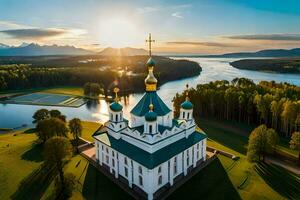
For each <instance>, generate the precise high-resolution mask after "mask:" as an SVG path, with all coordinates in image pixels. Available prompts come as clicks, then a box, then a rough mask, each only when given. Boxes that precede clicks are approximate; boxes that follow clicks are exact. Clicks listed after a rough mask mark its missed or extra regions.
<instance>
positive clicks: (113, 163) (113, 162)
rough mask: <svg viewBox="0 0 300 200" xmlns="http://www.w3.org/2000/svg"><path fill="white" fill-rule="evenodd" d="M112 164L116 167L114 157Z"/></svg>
mask: <svg viewBox="0 0 300 200" xmlns="http://www.w3.org/2000/svg"><path fill="white" fill-rule="evenodd" d="M112 166H113V167H115V160H114V159H112Z"/></svg>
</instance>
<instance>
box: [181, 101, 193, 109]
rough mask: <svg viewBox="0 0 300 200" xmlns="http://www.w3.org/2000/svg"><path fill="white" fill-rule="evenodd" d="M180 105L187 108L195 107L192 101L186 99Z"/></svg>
mask: <svg viewBox="0 0 300 200" xmlns="http://www.w3.org/2000/svg"><path fill="white" fill-rule="evenodd" d="M180 106H181V108H183V109H186V110H190V109H192V108H193V104H192V102H190V101H185V102H183V103H182V104H181V105H180Z"/></svg>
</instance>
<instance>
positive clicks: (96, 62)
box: [0, 56, 201, 92]
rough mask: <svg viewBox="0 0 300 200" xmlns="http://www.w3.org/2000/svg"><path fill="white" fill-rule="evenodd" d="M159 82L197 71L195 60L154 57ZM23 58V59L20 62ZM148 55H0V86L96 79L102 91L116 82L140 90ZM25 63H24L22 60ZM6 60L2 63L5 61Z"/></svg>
mask: <svg viewBox="0 0 300 200" xmlns="http://www.w3.org/2000/svg"><path fill="white" fill-rule="evenodd" d="M155 59H156V61H157V67H156V69H155V73H156V76H157V77H158V78H159V84H163V83H165V82H167V81H171V80H176V79H180V78H186V77H191V76H195V75H199V74H200V72H201V67H200V66H199V64H198V63H195V62H191V61H186V60H181V61H177V60H172V59H169V58H164V57H155ZM22 60H23V62H22ZM146 62H147V56H127V57H92V58H90V57H87V56H76V57H70V56H69V57H62V56H59V57H44V56H43V57H29V58H27V57H25V58H24V57H13V58H10V59H9V57H8V58H7V57H5V58H0V63H2V64H3V65H0V89H1V90H13V89H27V88H30V89H31V88H38V87H53V86H83V85H84V84H85V83H87V82H93V83H98V84H99V85H101V86H103V88H104V89H105V91H107V90H110V89H111V87H113V85H115V84H118V85H119V87H120V88H121V91H130V92H136V91H142V90H143V89H144V78H145V76H146V74H147V68H146V66H145V63H146ZM21 63H25V64H21ZM4 64H5V65H4Z"/></svg>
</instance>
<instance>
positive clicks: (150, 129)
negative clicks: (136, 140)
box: [149, 124, 152, 133]
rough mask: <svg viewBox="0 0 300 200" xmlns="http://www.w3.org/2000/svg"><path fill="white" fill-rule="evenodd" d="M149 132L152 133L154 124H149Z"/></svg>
mask: <svg viewBox="0 0 300 200" xmlns="http://www.w3.org/2000/svg"><path fill="white" fill-rule="evenodd" d="M149 133H152V125H151V124H150V125H149Z"/></svg>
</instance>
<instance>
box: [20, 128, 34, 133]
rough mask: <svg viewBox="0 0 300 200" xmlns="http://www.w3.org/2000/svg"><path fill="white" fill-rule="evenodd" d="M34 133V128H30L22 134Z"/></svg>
mask: <svg viewBox="0 0 300 200" xmlns="http://www.w3.org/2000/svg"><path fill="white" fill-rule="evenodd" d="M35 132H36V129H35V128H30V129H27V130H25V131H24V132H23V133H25V134H31V133H35Z"/></svg>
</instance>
